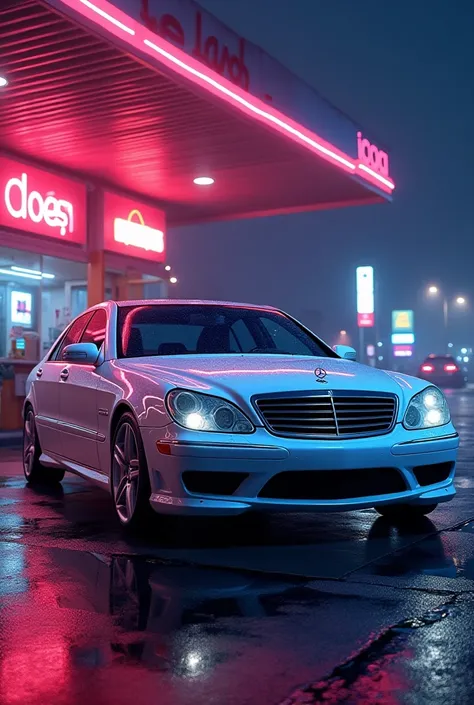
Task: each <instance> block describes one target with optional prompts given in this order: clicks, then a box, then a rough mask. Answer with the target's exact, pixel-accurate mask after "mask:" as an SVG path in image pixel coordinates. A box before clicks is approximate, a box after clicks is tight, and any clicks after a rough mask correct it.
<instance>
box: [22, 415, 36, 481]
mask: <svg viewBox="0 0 474 705" xmlns="http://www.w3.org/2000/svg"><path fill="white" fill-rule="evenodd" d="M35 453H36V428H35V417H34V414H33V412H32V411H31V409H30V410H29V411H28V413H27V415H26V419H25V427H24V432H23V467H24V470H25V475H26V477H27V478H29V477H30V476H31V473H32V472H33V466H34V462H35Z"/></svg>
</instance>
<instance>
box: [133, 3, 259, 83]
mask: <svg viewBox="0 0 474 705" xmlns="http://www.w3.org/2000/svg"><path fill="white" fill-rule="evenodd" d="M152 4H153V5H156V3H152ZM178 9H181V11H182V10H183V5H181V7H180V8H179V6H178ZM186 9H187V10H188V12H189V9H190V6H189V8H186ZM140 19H141V20H142V22H143V23H144V24H145V26H146V27H147V28H148V29H149V30H150V31H152V32H154V33H155V34H158V35H160V37H163V39H166V40H167V41H168V42H171V43H172V44H175V45H176V46H178V47H179V48H180V49H183V50H184V51H188V52H189V53H190V54H191V55H192V56H194V58H196V59H198V61H201V62H202V63H203V64H206V66H209V68H210V69H212V70H213V71H215V72H216V73H218V74H220V75H221V76H225V77H226V78H228V79H229V81H232V83H235V85H236V86H240V88H243V89H244V90H246V91H248V89H249V81H250V75H249V70H248V68H247V66H246V65H245V40H244V39H243V38H242V37H238V36H236V35H234V33H233V32H230V31H226V32H225V40H224V39H223V38H222V35H223V32H220V34H221V36H220V37H219V36H218V35H217V33H216V31H215V25H216V22H215V21H214V22H213V23H212V24H213V26H212V27H209V29H208V31H206V27H205V23H206V21H207V23H208V24H209V19H208V16H207V14H206V15H204V14H203V13H202V12H200V11H199V10H197V11H196V12H194V13H193V21H192V24H193V26H192V29H188V28H189V19H190V18H189V15H188V16H187V18H186V19H187V21H186V22H185V21H183V22H181V21H180V20H179V19H178V18H177V17H176V16H175V15H173V14H171V13H170V12H163V11H162V9H160V8H159V7H158V8H157V7H154V9H153V10H150V2H149V0H141V10H140ZM183 19H184V17H183ZM187 29H188V31H186V30H187ZM229 40H234V42H233V43H235V42H236V43H237V46H238V48H237V51H233V50H232V49H231V48H229V46H228V44H230V41H229Z"/></svg>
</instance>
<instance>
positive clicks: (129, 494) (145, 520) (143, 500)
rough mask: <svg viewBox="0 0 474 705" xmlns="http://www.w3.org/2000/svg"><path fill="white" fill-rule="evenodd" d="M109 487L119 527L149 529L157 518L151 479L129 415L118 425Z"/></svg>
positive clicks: (138, 437)
mask: <svg viewBox="0 0 474 705" xmlns="http://www.w3.org/2000/svg"><path fill="white" fill-rule="evenodd" d="M110 487H111V491H112V500H113V503H114V508H115V513H116V515H117V518H118V520H119V522H120V524H121V525H122V526H123V527H125V528H127V529H130V530H135V529H139V528H146V527H147V526H149V525H150V524H151V522H152V521H153V519H154V518H155V512H154V511H153V509H152V508H151V505H150V495H151V486H150V477H149V475H148V465H147V462H146V456H145V450H144V448H143V441H142V437H141V433H140V429H139V428H138V424H137V422H136V421H135V417H134V416H133V415H132V414H130V413H128V412H127V413H124V414H123V416H121V418H120V421H119V422H118V424H117V428H116V429H115V433H114V436H113V442H112V448H111V467H110Z"/></svg>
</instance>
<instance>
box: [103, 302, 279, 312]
mask: <svg viewBox="0 0 474 705" xmlns="http://www.w3.org/2000/svg"><path fill="white" fill-rule="evenodd" d="M114 303H116V304H117V306H119V307H126V306H228V307H231V308H249V309H256V310H258V309H260V310H261V309H264V310H266V311H277V310H278V309H276V308H275V307H274V306H262V305H258V304H245V303H237V302H233V301H212V300H206V299H135V300H130V301H115V302H114Z"/></svg>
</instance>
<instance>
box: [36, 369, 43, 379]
mask: <svg viewBox="0 0 474 705" xmlns="http://www.w3.org/2000/svg"><path fill="white" fill-rule="evenodd" d="M42 374H43V370H42V369H41V367H40V368H39V370H36V376H37V377H38V378H39V377H41V375H42Z"/></svg>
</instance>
